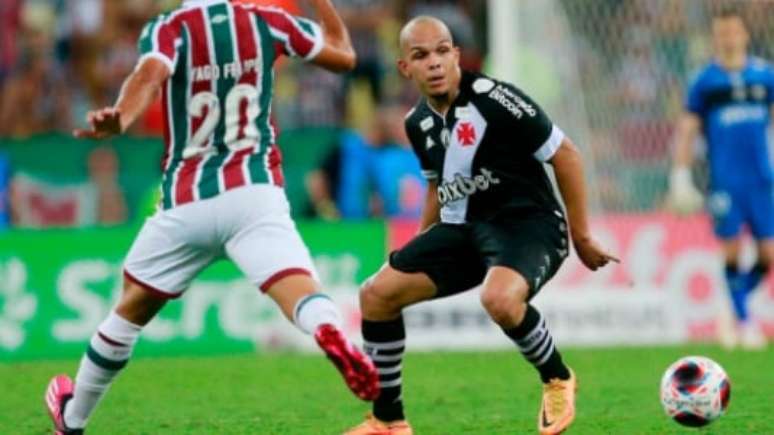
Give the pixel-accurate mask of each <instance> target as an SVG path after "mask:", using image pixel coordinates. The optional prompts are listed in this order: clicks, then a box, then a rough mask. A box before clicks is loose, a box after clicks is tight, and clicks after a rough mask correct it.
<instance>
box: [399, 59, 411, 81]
mask: <svg viewBox="0 0 774 435" xmlns="http://www.w3.org/2000/svg"><path fill="white" fill-rule="evenodd" d="M398 72H399V73H400V75H401V76H403V78H404V79H408V80H411V79H412V77H411V71H409V66H408V62H406V61H405V60H404V59H403V58H400V59H398Z"/></svg>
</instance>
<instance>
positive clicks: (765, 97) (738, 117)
mask: <svg viewBox="0 0 774 435" xmlns="http://www.w3.org/2000/svg"><path fill="white" fill-rule="evenodd" d="M712 34H713V39H714V44H715V51H716V56H715V59H714V60H713V61H711V62H710V63H709V64H708V65H706V67H704V68H703V69H702V70H701V72H700V73H699V74H698V75H697V76H696V78H695V80H694V81H693V83H692V84H691V87H690V89H689V91H688V95H687V98H686V104H685V113H684V114H683V116H682V117H681V119H680V123H679V125H678V131H677V138H676V143H675V145H676V147H675V159H674V164H673V171H672V175H671V178H670V182H671V183H670V184H671V185H670V200H671V204H672V206H673V207H674V208H675V210H676V211H678V212H680V213H689V212H692V211H696V210H698V209H699V208H700V206H701V203H702V197H701V193H700V192H699V191H698V189H696V187H695V186H694V184H693V181H692V180H691V170H690V168H691V165H692V164H693V155H694V151H693V145H694V142H695V140H696V138H697V136H698V135H699V133H703V135H704V138H705V139H706V142H707V158H708V162H709V169H710V171H709V175H710V185H709V190H710V193H709V196H708V201H707V208H708V210H709V212H710V213H711V214H712V217H713V220H714V223H715V225H714V230H715V235H716V236H717V237H718V239H720V241H721V243H722V246H723V256H724V262H725V277H726V283H727V286H728V291H729V294H730V297H731V302H732V306H733V309H734V314H735V317H736V321H733V320H732V319H730V316H721V322H720V324H719V326H720V327H719V328H718V333H719V337H718V338H719V339H720V342H721V344H723V345H724V346H725V347H729V348H730V347H734V346H736V344H737V342H740V344H741V345H742V347H744V348H746V349H761V348H763V347H765V346H766V337H765V336H764V335H763V333H762V331H761V330H760V328H759V327H758V325H757V324H756V323H755V319H753V318H751V317H750V316H749V314H748V306H747V305H748V299H749V296H750V294H751V293H752V292H753V291H754V290H755V289H756V288H757V287H758V286H759V285H760V284H761V282H763V281H764V278H765V277H766V275H767V274H768V272H769V270H770V269H771V264H772V261H774V166H772V163H771V162H772V160H771V153H770V150H769V147H770V144H769V140H768V137H767V129H768V128H769V127H770V126H771V119H772V113H774V67H772V65H771V64H770V63H769V62H766V61H764V60H763V59H760V58H756V57H752V56H750V55H749V54H748V51H747V46H748V44H749V41H750V35H749V33H748V32H747V29H746V26H745V23H744V20H743V19H742V16H741V15H740V13H739V12H738V11H736V10H735V9H733V8H731V9H723V10H721V11H720V12H719V13H718V14H716V15H715V16H714V17H713V20H712ZM744 226H746V227H748V228H749V230H750V232H751V233H752V236H753V238H754V239H755V242H756V250H757V257H758V258H757V261H756V263H755V265H754V266H753V267H752V268H750V269H748V270H743V269H742V267H741V265H740V264H739V258H740V252H741V245H742V243H741V240H742V238H741V235H742V228H743V227H744Z"/></svg>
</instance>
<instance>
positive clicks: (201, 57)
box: [175, 8, 212, 205]
mask: <svg viewBox="0 0 774 435" xmlns="http://www.w3.org/2000/svg"><path fill="white" fill-rule="evenodd" d="M181 18H182V20H183V23H184V24H185V25H187V26H188V28H189V29H190V37H191V63H192V64H193V66H194V67H197V66H204V65H209V64H210V46H209V44H208V42H207V39H208V36H207V35H208V31H207V21H206V19H205V16H204V9H201V8H195V9H192V10H191V11H190V12H188V13H184V14H183V15H182V16H181ZM211 90H212V83H211V82H210V81H209V80H196V81H194V82H193V83H192V84H191V95H196V94H197V93H199V92H205V91H211ZM207 112H208V110H206V109H205V110H204V111H203V113H202V116H200V117H197V118H191V126H190V133H189V136H193V135H194V133H195V132H196V131H197V130H198V129H199V127H200V126H201V124H202V122H203V121H204V118H205V117H206V116H207ZM208 143H209V139H207V140H205V142H204V143H203V144H202V146H204V147H206V146H207V145H208ZM201 161H202V158H201V157H196V158H191V159H187V160H184V161H183V163H182V167H181V168H180V172H179V173H178V178H177V187H176V189H175V200H176V201H175V202H176V203H177V204H178V205H180V204H185V203H188V202H191V201H193V200H194V188H195V183H196V172H197V169H198V168H199V164H200V163H201Z"/></svg>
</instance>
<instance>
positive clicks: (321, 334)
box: [314, 324, 380, 401]
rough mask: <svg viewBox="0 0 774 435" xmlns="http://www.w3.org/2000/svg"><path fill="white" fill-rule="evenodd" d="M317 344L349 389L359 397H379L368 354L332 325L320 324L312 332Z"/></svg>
mask: <svg viewBox="0 0 774 435" xmlns="http://www.w3.org/2000/svg"><path fill="white" fill-rule="evenodd" d="M314 339H315V340H316V341H317V344H318V345H319V346H320V348H321V349H322V350H323V351H324V352H325V355H327V356H328V359H329V360H331V362H332V363H333V365H334V366H336V368H337V369H338V370H339V372H341V375H342V376H343V377H344V381H345V382H346V384H347V387H349V389H350V390H352V392H353V393H354V394H355V395H356V396H357V397H359V398H361V399H363V400H367V401H374V400H376V398H377V397H379V391H380V389H379V373H378V372H377V371H376V366H374V363H373V361H371V358H369V357H368V355H366V354H364V353H363V352H361V351H360V350H358V349H357V348H356V347H355V346H354V345H352V343H350V342H349V340H347V338H346V337H345V336H344V333H343V332H341V331H340V330H339V329H338V328H336V327H335V326H333V325H328V324H325V325H322V326H320V327H319V328H317V331H316V332H315V334H314Z"/></svg>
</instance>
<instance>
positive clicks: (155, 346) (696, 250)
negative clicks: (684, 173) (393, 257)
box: [0, 0, 774, 433]
mask: <svg viewBox="0 0 774 435" xmlns="http://www.w3.org/2000/svg"><path fill="white" fill-rule="evenodd" d="M273 3H282V5H283V6H284V7H288V8H290V9H291V10H294V11H301V12H303V6H304V4H303V3H304V2H303V1H299V2H298V4H296V2H295V1H293V0H289V1H282V2H273ZM335 3H336V4H337V5H338V6H340V9H341V10H342V11H343V12H344V13H345V16H346V17H347V24H348V25H349V27H350V28H351V31H352V36H353V39H354V43H355V46H356V49H357V50H358V53H359V57H360V62H361V63H360V65H359V67H358V69H357V71H356V72H355V73H354V74H351V75H349V76H346V77H341V76H336V75H333V74H328V73H326V72H323V71H321V70H319V69H316V68H313V67H308V66H305V65H302V64H300V63H294V62H281V63H280V64H279V65H278V70H277V78H278V82H277V86H276V92H275V104H274V108H273V112H274V117H275V121H276V124H277V125H278V127H279V130H280V132H281V134H280V138H279V144H280V147H281V149H282V151H283V154H284V169H285V174H286V179H287V191H288V195H289V198H290V201H291V204H292V206H293V213H294V216H295V217H296V218H298V219H299V220H300V222H301V223H300V224H299V226H300V228H301V231H302V234H303V236H304V237H305V239H306V241H307V243H308V244H309V246H310V248H311V250H312V252H313V255H314V257H315V262H316V264H317V266H318V268H319V270H320V273H321V277H322V280H323V283H324V285H325V288H326V290H327V291H328V292H330V293H331V294H332V296H333V297H334V299H335V300H336V301H337V302H338V303H339V304H340V305H341V307H342V309H343V310H344V313H345V316H346V319H347V332H348V333H349V335H350V336H352V337H358V336H359V331H358V330H359V317H358V312H357V296H356V295H357V286H358V284H359V283H360V282H362V280H363V279H365V278H366V277H367V276H368V275H370V274H371V273H373V272H374V271H376V270H377V268H378V267H379V266H380V264H381V263H382V262H383V261H384V258H385V255H386V253H387V252H388V250H389V249H392V248H395V247H398V246H400V245H401V244H402V243H405V241H406V240H408V238H410V237H411V235H412V234H413V233H414V231H415V229H416V217H417V216H418V213H419V207H421V203H422V198H423V189H424V184H423V181H422V180H421V178H420V177H419V175H418V167H417V166H416V164H415V163H413V160H412V158H411V152H410V151H409V149H408V148H407V145H406V143H405V141H406V139H405V137H404V134H403V133H402V114H403V113H405V111H406V110H407V109H408V108H409V107H410V106H411V105H412V104H413V103H414V101H415V100H416V98H417V96H416V94H415V93H414V92H413V91H412V90H411V88H410V86H408V84H407V83H405V82H403V81H402V80H401V79H400V78H399V77H398V76H397V74H396V71H395V68H394V66H393V65H394V61H393V59H394V58H395V57H396V49H397V47H396V36H395V35H396V33H397V30H398V29H399V27H400V24H401V23H402V22H403V21H404V20H405V19H406V18H407V17H409V16H412V15H416V14H420V13H428V14H432V15H436V16H439V17H440V18H442V19H444V20H445V21H446V22H447V23H449V24H450V26H451V28H452V31H453V33H454V36H455V38H456V40H457V42H458V43H459V44H460V45H461V46H462V49H463V64H464V66H465V67H466V68H469V69H474V70H482V71H484V72H488V73H492V74H494V75H495V76H496V77H499V78H503V79H508V80H511V81H513V82H514V83H516V84H517V85H518V86H520V87H522V88H523V89H525V90H526V91H527V92H528V93H529V94H531V95H532V96H534V97H535V99H536V100H537V101H538V102H540V103H541V104H542V105H543V106H544V107H545V108H546V109H547V111H548V112H549V113H550V114H551V115H552V117H553V118H554V119H555V121H556V122H557V123H558V124H559V125H561V126H562V128H563V129H564V130H565V131H566V132H567V133H568V134H569V135H570V136H571V137H573V138H574V140H575V141H576V142H577V143H578V144H579V145H580V146H581V148H582V149H583V152H584V157H585V161H586V164H587V167H588V177H589V183H590V186H591V189H592V200H593V210H594V230H595V233H596V234H598V235H599V236H600V237H601V239H602V240H603V241H604V243H605V244H606V245H607V246H609V247H610V248H611V250H612V251H613V252H614V253H616V254H619V255H620V257H621V259H622V263H621V264H620V265H618V266H615V267H608V268H607V269H605V270H603V271H601V272H598V273H595V274H590V273H588V272H587V271H586V270H585V269H584V268H583V267H582V266H581V265H580V263H579V262H578V261H577V259H575V258H574V257H571V258H570V259H569V260H568V261H567V263H566V264H565V265H564V267H563V269H562V270H561V272H560V274H559V276H558V277H556V278H555V279H554V280H553V281H552V282H551V284H549V285H548V286H547V287H546V288H545V289H544V290H543V292H542V293H541V295H540V296H539V297H538V298H537V300H536V304H537V305H538V306H539V307H541V310H542V311H543V312H544V313H545V315H546V316H547V318H548V320H549V322H550V324H551V325H552V329H553V331H554V335H555V337H556V339H557V341H558V342H559V343H560V344H561V345H562V346H564V347H570V348H586V347H593V348H594V349H603V348H604V349H605V350H600V351H599V352H600V355H605V352H615V351H611V350H607V349H608V348H610V347H611V346H612V347H613V348H616V347H618V346H625V347H635V346H654V345H658V346H661V345H677V346H678V347H675V348H674V349H677V350H675V351H669V352H671V353H669V355H672V354H674V355H679V354H680V353H681V352H682V350H683V349H684V350H685V351H686V352H687V351H690V350H692V349H696V348H695V347H691V346H695V344H694V345H691V344H689V343H704V342H707V341H712V340H713V337H714V333H715V329H716V327H717V320H718V316H719V314H720V313H721V312H722V311H723V310H724V309H726V308H725V307H726V306H727V303H728V302H727V301H726V297H725V290H724V284H723V278H722V268H721V259H720V256H719V251H718V245H717V244H716V243H715V242H714V241H713V239H712V236H711V232H710V224H709V220H708V218H707V217H706V216H705V215H703V214H700V215H696V216H692V217H683V218H678V217H675V216H672V215H670V214H669V213H667V212H666V210H665V201H664V200H665V194H666V189H667V179H668V171H669V160H670V159H669V153H670V149H671V140H672V134H673V127H674V121H675V120H676V117H677V115H678V114H679V112H680V109H681V102H682V95H683V90H684V88H685V85H686V82H687V81H688V80H689V78H690V76H691V73H692V71H693V70H695V69H696V68H697V67H699V66H700V65H701V64H702V62H704V61H706V60H707V59H708V58H709V56H710V54H711V41H710V39H709V35H708V19H709V16H710V13H711V11H712V10H713V9H714V8H716V7H718V6H721V5H727V4H732V3H733V4H737V5H739V7H740V8H741V10H742V11H743V13H744V14H745V17H746V19H747V21H748V24H749V26H750V30H751V32H752V35H753V38H752V40H753V45H752V52H753V54H755V55H759V56H762V57H766V58H768V59H772V58H774V28H772V26H771V23H772V22H774V5H773V4H772V2H771V1H769V0H747V1H738V2H730V1H714V0H713V1H711V0H622V1H616V0H527V1H519V2H515V1H508V0H491V1H489V2H487V1H483V0H481V1H452V0H433V1H430V0H428V1H419V0H400V1H387V0H371V1H369V0H340V1H336V2H335ZM175 4H176V2H175V1H174V0H169V1H154V0H136V1H132V2H117V1H109V0H67V1H65V0H58V1H57V0H3V1H2V2H1V3H0V28H1V29H2V31H1V32H0V90H1V92H0V228H2V230H0V361H5V362H13V363H19V362H23V361H32V360H49V359H69V361H71V362H74V361H76V360H77V358H78V357H79V355H81V353H82V352H83V349H84V347H85V344H86V343H87V341H88V339H89V338H90V336H91V334H92V333H93V331H94V329H95V328H96V326H97V325H98V323H99V322H100V321H101V319H103V318H104V316H105V314H106V313H107V312H108V310H109V309H110V307H111V305H112V303H113V301H114V300H115V298H116V297H117V295H118V294H119V292H120V286H121V273H120V272H121V261H122V258H123V255H124V254H125V253H126V250H127V248H128V247H129V245H130V243H131V241H132V239H133V237H134V235H135V234H136V231H137V229H138V228H139V226H140V225H141V224H142V221H143V219H144V218H145V217H146V216H148V215H149V214H150V213H152V212H153V209H154V204H155V201H156V200H157V195H158V193H157V190H158V189H157V187H158V182H159V176H160V172H159V166H158V162H159V157H160V154H161V152H162V146H161V139H160V129H161V125H160V123H161V116H160V113H159V108H158V106H155V107H154V108H152V109H151V110H150V112H149V114H148V116H146V117H145V118H144V119H143V120H142V122H140V123H139V125H138V126H136V128H134V129H133V130H132V132H131V134H129V135H127V136H125V137H121V138H118V139H115V140H111V141H107V142H100V143H95V142H87V141H76V140H74V139H72V138H70V136H69V131H70V130H71V129H72V128H73V127H76V126H82V125H83V121H82V120H83V118H84V116H85V113H86V111H87V110H88V109H89V108H93V107H97V106H100V105H106V104H110V102H112V101H113V100H114V99H115V97H116V95H117V93H118V91H119V87H120V84H121V81H122V79H123V78H124V77H125V76H126V74H128V72H129V71H130V70H131V68H132V66H133V64H134V61H135V60H136V52H135V42H136V38H137V36H138V34H139V31H140V30H141V28H142V25H143V24H144V22H145V21H146V20H147V19H148V18H149V17H151V16H153V15H154V14H156V13H158V12H159V11H161V10H164V9H168V8H170V7H174V6H175ZM699 166H701V165H699ZM697 176H698V178H699V180H702V179H703V178H702V171H701V168H700V167H699V169H698V171H697ZM748 251H749V250H748ZM746 259H747V261H751V258H750V255H746ZM752 311H753V315H754V316H755V318H756V319H758V320H759V321H760V322H761V323H762V325H763V326H764V328H765V330H766V332H767V334H768V335H769V336H774V285H772V281H769V283H767V285H766V287H765V289H764V291H760V292H758V293H757V294H756V295H755V297H754V301H753V309H752ZM406 318H407V325H408V328H409V332H408V335H409V348H410V350H412V351H415V350H427V349H437V348H444V349H454V350H466V351H470V350H497V349H509V346H511V344H510V343H509V342H508V341H507V340H506V339H505V337H503V336H502V334H501V333H500V332H499V331H498V329H497V328H496V327H495V325H494V324H493V323H492V322H491V321H490V320H489V319H488V317H487V316H486V314H485V313H484V311H483V310H482V309H481V308H480V304H479V303H478V298H477V295H476V294H475V292H473V293H469V294H466V295H462V296H459V297H455V298H452V299H449V300H445V301H442V302H434V303H432V304H423V305H420V306H417V307H413V308H411V309H410V310H409V311H408V313H407V316H406ZM686 346H687V347H686ZM286 349H296V350H313V349H314V347H313V343H312V342H311V341H310V340H309V339H308V338H306V337H303V336H301V335H300V334H298V333H296V332H295V331H294V330H293V328H291V327H290V325H288V324H287V322H286V320H284V319H283V318H281V317H280V313H279V312H278V310H276V308H275V307H274V306H273V305H271V304H270V303H269V301H268V300H267V299H266V298H262V297H260V296H259V295H258V294H257V291H256V290H255V289H254V288H252V286H251V285H250V284H249V283H247V282H246V281H245V280H243V279H242V278H241V277H240V275H239V274H238V273H237V272H236V270H235V269H234V268H233V267H232V266H230V265H228V264H225V263H220V264H217V265H215V266H213V267H212V268H211V269H209V270H208V271H207V272H206V273H205V274H204V275H203V276H202V277H201V279H199V280H197V281H196V283H195V284H194V286H193V287H192V288H191V289H190V290H189V291H188V293H187V294H186V296H185V297H184V298H182V299H181V300H180V301H178V302H175V303H172V304H170V305H169V306H168V307H166V308H165V309H164V311H163V312H162V314H161V315H160V318H159V319H157V320H155V321H154V322H153V323H152V324H151V325H150V326H149V327H148V328H147V331H145V332H144V334H143V339H142V340H141V344H140V345H139V346H138V350H137V354H138V355H141V356H153V357H159V356H162V357H163V356H201V355H233V354H242V353H244V354H250V353H252V352H256V351H257V352H259V353H265V352H266V351H267V350H286ZM644 349H650V347H646V348H644ZM699 349H704V350H705V351H707V352H710V350H706V349H711V352H715V350H714V349H715V348H714V347H710V348H703V347H700V348H699ZM621 352H624V353H623V354H614V355H619V356H620V358H621V361H625V360H626V358H629V359H630V361H633V363H634V364H636V363H637V362H636V361H637V360H638V358H639V357H637V356H636V355H639V354H628V355H629V356H628V357H627V356H626V355H627V354H626V353H625V352H626V350H624V351H621ZM632 352H636V350H632ZM643 352H645V351H643ZM646 353H647V352H645V353H643V354H646ZM491 355H492V358H502V355H501V354H498V353H496V352H495V353H492V354H491ZM498 355H499V356H498ZM619 356H616V357H614V358H618V357H619ZM726 358H730V357H729V356H728V355H726ZM756 358H757V359H755V358H753V359H752V360H750V361H757V362H756V363H762V364H767V363H771V361H772V357H771V353H766V354H764V356H759V357H756ZM590 361H593V358H592V359H591V360H590ZM666 362H668V361H666V360H665V361H663V363H664V364H662V365H663V367H662V366H661V365H657V367H656V369H655V372H658V371H659V370H662V369H663V368H665V367H666ZM659 364H661V362H659ZM14 367H15V366H14V365H13V364H11V365H7V366H3V369H7V370H11V371H12V370H13V368H14ZM22 367H26V366H22ZM30 373H32V372H30ZM649 382H652V385H651V386H655V385H656V383H657V381H656V379H655V378H654V379H652V380H649ZM768 382H769V384H770V383H771V382H770V381H768ZM653 388H655V387H653ZM20 433H25V432H20ZM310 433H311V432H310ZM581 433H583V432H581ZM596 433H602V432H596ZM633 433H634V432H633ZM654 433H666V432H658V431H657V432H654ZM719 433H720V432H719ZM729 433H731V432H729Z"/></svg>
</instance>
